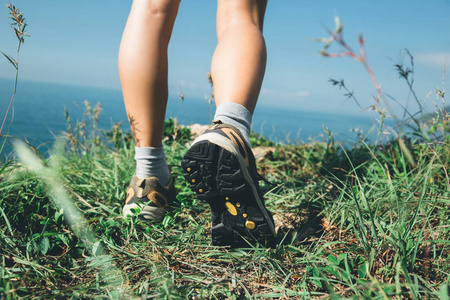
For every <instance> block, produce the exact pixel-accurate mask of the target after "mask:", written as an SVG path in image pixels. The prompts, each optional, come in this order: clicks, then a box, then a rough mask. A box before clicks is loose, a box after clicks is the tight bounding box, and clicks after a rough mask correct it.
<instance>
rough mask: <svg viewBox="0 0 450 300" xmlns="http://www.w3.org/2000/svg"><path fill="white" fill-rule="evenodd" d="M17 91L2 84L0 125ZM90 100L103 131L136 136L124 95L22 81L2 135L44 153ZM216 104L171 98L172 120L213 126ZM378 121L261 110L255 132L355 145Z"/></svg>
mask: <svg viewBox="0 0 450 300" xmlns="http://www.w3.org/2000/svg"><path fill="white" fill-rule="evenodd" d="M13 88H14V82H13V80H10V79H0V121H3V119H4V116H5V113H6V110H7V108H8V104H9V102H10V99H11V96H12V93H13ZM85 101H88V102H89V103H90V104H91V106H95V105H97V103H100V105H101V108H102V110H101V114H100V116H99V120H98V127H99V128H101V129H106V130H107V129H110V128H111V127H112V126H113V125H114V124H117V123H121V124H122V127H123V128H124V130H126V131H130V129H129V125H128V122H127V116H126V113H125V108H124V104H123V98H122V92H121V91H120V90H114V89H105V88H93V87H82V86H71V85H63V84H56V83H42V82H35V81H27V80H19V82H18V86H17V92H16V95H15V98H14V102H13V106H12V108H11V109H10V111H9V114H8V118H7V119H6V122H5V125H4V128H3V131H2V132H1V134H2V135H5V134H6V132H7V130H8V127H9V125H10V124H11V126H10V130H9V136H10V138H9V139H8V140H11V139H13V138H20V139H24V140H27V141H28V142H29V143H31V144H32V145H33V146H35V147H39V149H40V151H41V152H46V151H47V150H48V149H50V148H51V146H52V144H53V143H54V141H55V139H56V138H58V137H60V136H62V135H64V132H66V131H67V121H66V118H65V116H64V111H65V110H67V111H68V113H69V117H70V120H71V122H72V124H75V123H76V121H77V120H79V121H81V120H82V119H83V112H84V111H85V110H84V108H85V104H84V103H85ZM214 109H215V107H214V104H213V103H209V102H208V101H207V100H205V99H204V98H198V99H197V98H189V97H186V98H185V99H184V101H182V100H181V99H180V98H179V97H176V96H175V97H169V102H168V106H167V112H166V118H176V119H177V120H178V122H179V123H180V124H184V125H190V124H194V123H199V124H210V122H211V120H212V116H213V115H212V114H213V112H214ZM11 119H12V123H11ZM373 126H374V122H373V120H371V119H370V118H368V117H367V116H365V115H362V114H361V115H345V114H339V113H323V112H310V111H302V110H301V108H277V107H272V106H264V105H258V106H257V108H256V110H255V114H254V116H253V124H252V130H253V131H255V132H256V133H259V134H261V135H263V136H264V137H266V138H268V139H271V140H273V141H275V142H279V143H294V144H299V143H305V142H309V141H311V140H314V141H326V140H327V139H328V135H327V133H326V132H325V129H324V128H325V127H326V128H328V130H330V131H331V132H332V133H333V137H334V139H335V140H336V141H338V142H341V143H342V144H345V145H351V143H353V142H354V141H356V140H357V139H358V134H360V133H365V132H369V130H370V129H371V128H373Z"/></svg>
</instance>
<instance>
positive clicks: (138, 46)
mask: <svg viewBox="0 0 450 300" xmlns="http://www.w3.org/2000/svg"><path fill="white" fill-rule="evenodd" d="M179 4H180V0H134V1H133V5H132V7H131V12H130V15H129V17H128V21H127V24H126V27H125V30H124V33H123V37H122V42H121V45H120V51H119V73H120V79H121V83H122V90H123V97H124V100H125V108H126V110H127V114H128V120H129V122H130V126H131V130H132V132H133V136H134V138H135V140H136V145H137V146H138V147H160V146H161V145H162V132H163V125H164V117H165V113H166V105H167V97H168V87H167V72H168V63H167V47H168V44H169V40H170V36H171V34H172V29H173V25H174V22H175V18H176V15H177V12H178V6H179Z"/></svg>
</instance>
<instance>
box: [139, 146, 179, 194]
mask: <svg viewBox="0 0 450 300" xmlns="http://www.w3.org/2000/svg"><path fill="white" fill-rule="evenodd" d="M135 151H136V153H135V156H134V160H136V176H138V177H140V178H147V177H151V176H155V177H156V178H158V179H159V183H161V184H162V185H167V184H168V183H169V180H170V170H169V166H168V165H167V162H166V155H165V153H164V147H163V146H161V147H156V148H155V147H135Z"/></svg>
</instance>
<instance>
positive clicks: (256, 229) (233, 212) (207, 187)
mask: <svg viewBox="0 0 450 300" xmlns="http://www.w3.org/2000/svg"><path fill="white" fill-rule="evenodd" d="M214 123H215V125H213V126H212V127H210V128H209V129H208V130H207V131H206V132H205V133H204V134H202V135H201V136H200V137H198V138H197V139H196V140H195V141H194V142H193V144H192V146H191V147H190V148H189V150H188V151H187V152H186V154H185V156H184V158H183V160H182V161H181V166H182V168H183V172H184V177H185V179H186V181H187V182H189V184H190V188H191V189H192V191H194V192H195V193H196V194H197V198H198V199H200V200H205V201H207V202H208V203H209V205H210V207H211V219H212V226H211V236H212V243H213V245H217V246H231V247H232V248H237V247H249V246H250V244H251V245H254V244H257V243H260V244H262V245H264V246H268V247H275V246H276V233H275V226H274V222H273V218H272V214H271V213H270V212H269V211H268V210H267V209H266V208H265V205H264V198H263V195H262V192H261V189H260V187H259V183H258V177H259V175H258V172H257V170H256V163H255V158H254V156H253V153H252V150H251V149H250V147H249V146H248V145H247V143H246V142H245V140H244V138H243V137H242V134H241V133H240V131H239V130H238V129H237V128H235V127H234V126H231V125H228V124H222V122H220V121H215V122H214Z"/></svg>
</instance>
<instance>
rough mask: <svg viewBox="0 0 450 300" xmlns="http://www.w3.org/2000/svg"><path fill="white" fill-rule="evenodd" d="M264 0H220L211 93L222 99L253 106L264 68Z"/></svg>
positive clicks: (265, 2) (217, 98) (249, 109)
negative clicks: (212, 91)
mask: <svg viewBox="0 0 450 300" xmlns="http://www.w3.org/2000/svg"><path fill="white" fill-rule="evenodd" d="M266 5H267V1H266V0H219V1H218V6H217V38H218V41H219V42H218V45H217V48H216V51H215V53H214V57H213V60H212V65H211V76H212V80H213V83H214V96H215V99H216V105H217V106H218V107H219V106H220V105H222V104H223V103H225V102H234V103H238V104H240V105H242V106H244V107H245V108H246V109H247V110H248V111H249V112H250V113H253V110H254V109H255V105H256V101H257V100H258V96H259V91H260V89H261V84H262V81H263V78H264V72H265V69H266V57H267V54H266V44H265V41H264V37H263V35H262V29H263V20H264V13H265V9H266Z"/></svg>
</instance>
